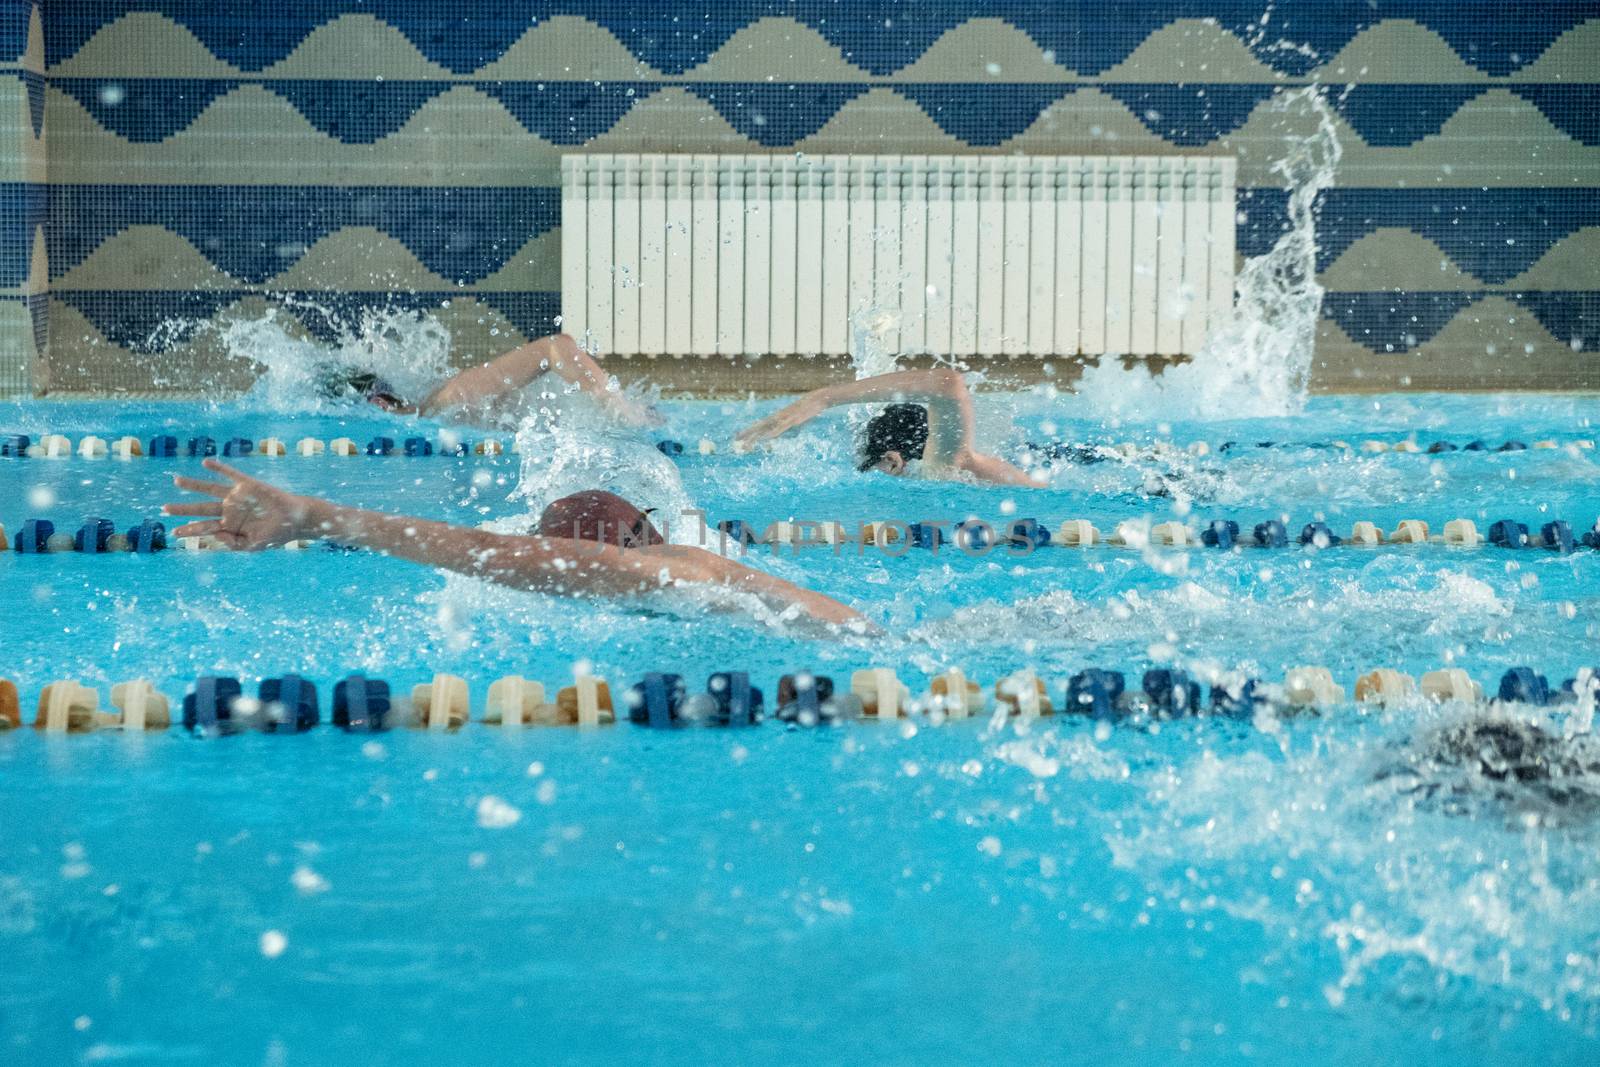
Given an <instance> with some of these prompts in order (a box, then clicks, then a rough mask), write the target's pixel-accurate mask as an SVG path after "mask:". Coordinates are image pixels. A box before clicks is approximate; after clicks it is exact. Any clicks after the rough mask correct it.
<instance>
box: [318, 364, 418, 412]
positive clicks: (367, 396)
mask: <svg viewBox="0 0 1600 1067" xmlns="http://www.w3.org/2000/svg"><path fill="white" fill-rule="evenodd" d="M322 392H323V395H325V396H327V397H328V398H329V399H330V400H343V399H345V398H347V397H356V398H358V399H360V400H363V401H365V402H366V403H368V404H371V405H373V406H374V407H378V408H382V409H383V410H384V411H390V412H397V413H409V412H411V411H414V410H415V408H413V407H412V406H411V405H410V404H408V403H406V401H405V398H404V397H402V396H401V395H400V394H399V393H398V392H397V391H396V390H395V388H394V386H392V385H390V384H389V383H388V382H386V381H384V380H383V379H382V378H380V377H378V376H377V375H376V374H374V373H372V372H371V371H340V372H339V373H337V374H335V375H333V376H332V377H331V378H329V379H328V380H327V382H325V383H324V385H323V388H322Z"/></svg>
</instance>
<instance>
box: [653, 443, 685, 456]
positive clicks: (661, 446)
mask: <svg viewBox="0 0 1600 1067" xmlns="http://www.w3.org/2000/svg"><path fill="white" fill-rule="evenodd" d="M656 451H658V452H660V453H661V454H662V455H663V456H681V455H683V442H682V441H672V440H666V441H657V442H656Z"/></svg>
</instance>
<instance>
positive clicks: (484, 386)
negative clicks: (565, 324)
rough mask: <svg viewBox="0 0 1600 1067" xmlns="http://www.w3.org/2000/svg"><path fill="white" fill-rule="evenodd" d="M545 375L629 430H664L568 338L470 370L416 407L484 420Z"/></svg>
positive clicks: (534, 344)
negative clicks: (576, 391)
mask: <svg viewBox="0 0 1600 1067" xmlns="http://www.w3.org/2000/svg"><path fill="white" fill-rule="evenodd" d="M546 371H550V372H552V373H554V374H555V375H557V376H558V377H560V378H561V379H562V380H563V381H566V382H569V383H571V384H572V385H575V386H577V387H578V388H579V389H580V390H581V391H583V392H585V393H588V394H589V395H590V396H592V397H594V398H595V399H596V400H597V401H599V403H600V405H601V406H602V407H604V408H605V409H606V410H607V411H609V412H610V413H611V414H612V415H613V416H615V417H616V418H617V419H618V420H619V421H621V422H625V423H627V424H628V425H630V426H659V425H661V419H660V416H658V415H656V414H655V412H653V411H651V410H650V409H649V408H646V407H644V406H643V405H642V404H639V403H638V402H636V401H634V400H633V399H631V398H630V397H628V396H627V394H625V393H623V392H622V390H621V389H618V388H616V387H615V384H614V383H613V382H612V380H611V377H610V375H608V374H606V372H605V371H604V370H603V369H601V367H600V364H598V363H596V362H595V361H594V359H593V357H591V356H590V355H589V353H587V352H585V351H584V350H583V348H582V347H581V346H579V344H578V342H576V341H574V340H573V339H572V338H571V337H569V336H568V335H567V334H564V333H557V334H551V335H550V336H549V337H541V338H539V339H538V340H537V341H530V342H528V343H527V344H525V345H522V346H521V347H518V348H513V349H512V350H511V351H509V352H507V353H506V354H505V355H503V356H499V357H496V358H495V359H492V360H490V361H489V362H488V363H485V364H483V365H482V366H479V367H471V368H469V369H467V370H464V371H462V372H460V373H459V374H457V375H456V376H455V377H453V378H451V379H450V380H449V381H447V382H445V383H444V384H443V385H441V386H439V387H438V388H437V389H435V390H434V391H433V392H432V393H430V394H429V395H428V397H427V399H425V400H423V401H422V403H421V404H419V405H418V406H417V410H418V412H419V413H420V414H423V415H431V416H442V417H450V416H456V417H463V416H464V417H467V418H475V417H482V416H483V415H485V414H487V409H488V408H489V407H490V406H491V405H493V403H494V402H495V401H496V400H498V399H499V398H500V397H502V396H504V395H506V394H507V393H511V392H515V391H516V390H518V389H521V388H523V387H524V386H526V385H528V384H529V383H530V382H532V381H533V380H534V379H536V378H538V377H539V376H540V375H541V374H544V373H545V372H546Z"/></svg>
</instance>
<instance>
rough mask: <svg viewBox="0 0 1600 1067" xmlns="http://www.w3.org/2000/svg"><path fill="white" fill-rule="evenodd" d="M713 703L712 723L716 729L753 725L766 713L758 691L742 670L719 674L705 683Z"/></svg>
mask: <svg viewBox="0 0 1600 1067" xmlns="http://www.w3.org/2000/svg"><path fill="white" fill-rule="evenodd" d="M706 693H707V694H708V695H709V696H710V697H711V700H712V702H713V704H714V711H713V715H712V721H713V722H715V723H716V724H717V725H719V726H754V725H756V724H757V723H759V722H760V721H761V720H762V718H763V717H764V716H765V714H766V706H765V705H764V703H763V702H762V695H761V690H760V689H758V688H756V687H755V686H753V685H751V684H750V675H749V674H748V673H746V672H745V671H719V672H717V673H716V674H713V675H712V676H711V677H710V678H709V679H707V680H706Z"/></svg>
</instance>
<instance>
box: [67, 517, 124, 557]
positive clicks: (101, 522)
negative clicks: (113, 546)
mask: <svg viewBox="0 0 1600 1067" xmlns="http://www.w3.org/2000/svg"><path fill="white" fill-rule="evenodd" d="M116 532H117V530H116V527H115V526H113V525H112V523H111V520H110V519H85V520H84V523H83V525H82V526H80V527H78V532H77V533H75V534H73V535H72V547H73V548H74V549H76V550H77V551H79V552H88V553H90V554H94V553H98V552H107V551H110V545H109V542H110V540H111V537H112V535H113V534H115V533H116Z"/></svg>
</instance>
